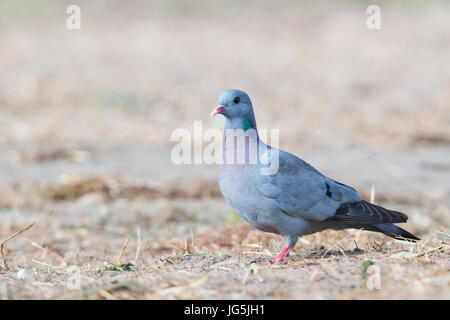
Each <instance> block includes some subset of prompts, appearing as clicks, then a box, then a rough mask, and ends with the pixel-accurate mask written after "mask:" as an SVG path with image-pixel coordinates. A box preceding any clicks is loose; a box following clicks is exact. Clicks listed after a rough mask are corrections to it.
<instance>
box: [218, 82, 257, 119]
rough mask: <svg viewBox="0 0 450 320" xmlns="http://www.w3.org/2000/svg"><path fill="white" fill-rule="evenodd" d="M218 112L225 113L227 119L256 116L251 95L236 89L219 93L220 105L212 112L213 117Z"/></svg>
mask: <svg viewBox="0 0 450 320" xmlns="http://www.w3.org/2000/svg"><path fill="white" fill-rule="evenodd" d="M216 114H223V115H224V116H225V117H226V118H227V119H233V118H253V117H254V116H253V106H252V102H251V101H250V98H249V96H248V95H247V94H246V93H245V92H244V91H241V90H236V89H228V90H224V91H222V93H221V94H220V95H219V105H218V106H217V107H216V108H215V109H214V110H213V111H212V112H211V117H214V116H215V115H216Z"/></svg>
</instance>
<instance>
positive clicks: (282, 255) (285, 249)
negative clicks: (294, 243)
mask: <svg viewBox="0 0 450 320" xmlns="http://www.w3.org/2000/svg"><path fill="white" fill-rule="evenodd" d="M291 249H292V247H283V250H281V252H280V254H279V255H278V256H277V257H276V258H273V259H272V260H267V261H263V262H262V263H261V264H262V265H268V264H273V263H277V262H282V261H283V260H284V259H285V258H287V257H289V250H291Z"/></svg>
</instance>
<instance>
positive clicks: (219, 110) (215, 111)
mask: <svg viewBox="0 0 450 320" xmlns="http://www.w3.org/2000/svg"><path fill="white" fill-rule="evenodd" d="M226 107H227V106H223V105H218V106H217V107H216V108H215V109H214V110H213V112H211V117H214V116H215V115H216V114H219V113H221V112H222V110H223V109H225V108H226Z"/></svg>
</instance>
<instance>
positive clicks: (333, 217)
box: [212, 89, 418, 261]
mask: <svg viewBox="0 0 450 320" xmlns="http://www.w3.org/2000/svg"><path fill="white" fill-rule="evenodd" d="M215 114H223V115H224V116H225V117H226V125H225V128H226V129H227V130H228V131H229V130H230V129H231V130H232V131H233V130H242V131H244V132H248V131H249V130H252V129H254V130H255V131H256V130H257V128H256V120H255V116H254V112H253V106H252V103H251V101H250V98H249V97H248V95H247V94H246V93H245V92H243V91H240V90H235V89H229V90H225V91H223V92H222V93H221V94H220V96H219V106H218V107H217V108H216V110H215V111H213V114H212V115H215ZM256 132H257V131H256ZM226 139H227V135H226V134H224V162H226V161H225V159H226V156H227V155H229V154H230V152H231V153H237V152H238V149H237V147H236V145H234V146H233V147H232V148H231V149H227V143H226ZM245 143H246V148H244V152H245V159H248V158H249V157H250V156H249V152H250V151H249V150H251V147H252V146H256V147H257V151H258V161H257V163H253V164H252V163H249V162H248V161H246V163H244V164H238V163H236V162H235V163H223V164H221V165H220V166H219V185H220V188H221V191H222V194H223V196H224V197H225V199H226V200H227V202H228V203H229V204H230V206H231V207H232V208H233V209H234V210H235V211H236V212H237V213H238V214H239V215H240V216H241V217H242V218H243V219H244V220H245V221H246V222H247V223H249V224H250V225H252V226H253V227H255V228H257V229H260V230H263V231H268V232H273V233H277V234H281V235H282V236H283V237H284V238H285V240H286V245H287V246H286V248H285V249H283V251H282V253H280V255H279V256H278V257H277V258H276V259H274V261H280V260H283V259H284V258H285V257H286V256H287V254H288V251H289V249H290V248H292V247H293V246H294V245H295V243H296V242H297V239H298V237H299V236H301V235H305V234H310V233H313V232H317V231H321V230H324V229H328V228H332V229H345V228H358V229H365V230H369V231H375V232H382V233H384V234H386V235H388V236H391V237H403V238H408V239H414V240H417V239H418V238H417V237H415V236H414V235H412V234H410V233H409V232H407V231H405V230H403V229H401V228H399V227H397V226H395V225H393V223H400V222H406V220H407V219H408V217H407V216H406V215H405V214H403V213H401V212H397V211H392V210H388V209H385V208H382V207H380V206H377V205H374V204H371V203H368V202H365V201H363V200H362V199H361V197H360V196H359V195H358V193H357V192H356V191H355V189H353V188H351V187H349V186H347V185H345V184H342V183H340V182H337V181H335V180H333V179H331V178H328V177H326V176H324V175H323V174H321V173H320V172H319V171H317V170H316V169H315V168H313V167H312V166H311V165H309V164H308V163H306V162H305V161H303V160H301V159H299V158H298V157H296V156H294V155H292V154H290V153H288V152H285V151H282V150H278V149H275V148H272V147H270V146H268V145H266V144H265V143H264V142H263V141H262V140H261V139H260V138H259V136H258V134H255V135H248V137H246V142H245ZM272 154H278V171H277V172H276V173H275V174H271V175H267V174H261V169H262V168H264V167H265V163H264V161H262V160H263V158H267V157H269V158H270V156H271V155H272Z"/></svg>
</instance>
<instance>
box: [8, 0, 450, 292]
mask: <svg viewBox="0 0 450 320" xmlns="http://www.w3.org/2000/svg"><path fill="white" fill-rule="evenodd" d="M75 2H76V3H75ZM71 4H76V5H78V6H79V7H80V8H81V29H80V30H69V29H67V27H66V20H67V18H68V17H69V14H67V13H66V9H67V7H68V6H69V5H71ZM369 4H372V2H370V3H369V2H366V1H339V2H335V1H301V2H300V1H299V2H297V1H268V0H264V1H185V0H169V1H136V0H134V1H128V2H122V1H111V0H108V1H97V0H96V1H56V0H55V1H32V2H30V1H12V0H11V1H9V0H6V1H5V0H3V1H1V3H0V70H1V75H0V238H2V239H3V238H6V237H7V236H8V235H9V234H11V233H12V232H14V231H17V229H18V228H19V229H20V228H22V227H24V226H26V225H27V224H29V223H31V222H32V221H36V222H37V223H36V225H35V226H34V227H33V228H32V229H31V230H30V231H29V233H28V234H29V238H23V239H17V241H15V242H14V243H13V242H11V244H9V245H8V250H9V251H8V252H9V257H10V258H9V259H10V265H11V266H15V267H17V266H33V265H34V267H37V265H36V264H33V262H32V260H31V259H32V258H33V257H34V258H35V259H37V257H38V258H39V257H40V259H42V260H45V261H47V262H48V263H52V264H55V265H70V264H77V265H82V266H83V265H86V264H87V263H91V264H93V265H96V264H101V263H103V262H104V260H108V261H112V260H114V259H115V258H114V257H115V256H116V255H117V253H118V251H119V250H120V248H121V247H122V245H123V242H124V240H125V239H126V238H127V237H131V238H132V239H134V240H136V237H137V233H136V232H137V230H139V237H142V248H141V249H140V250H141V251H140V257H141V258H140V262H141V263H142V264H143V265H148V264H151V263H153V262H151V261H154V259H159V257H160V256H162V255H164V254H166V255H167V254H170V253H171V252H175V251H176V252H178V251H177V250H181V251H183V250H185V251H186V250H188V249H187V247H186V246H187V245H186V243H185V242H184V239H191V238H192V239H194V236H197V235H199V239H202V238H201V237H203V239H206V240H204V242H205V246H206V247H207V246H208V245H212V244H214V243H216V244H217V248H222V249H221V250H225V251H226V250H234V249H233V248H234V246H235V244H236V243H239V242H242V241H244V240H245V239H246V237H247V236H248V232H252V229H246V228H247V227H245V226H242V225H241V224H240V223H239V219H238V218H237V217H236V215H235V214H233V213H232V212H231V209H230V207H229V206H228V205H227V204H226V203H225V201H224V200H223V198H222V197H221V195H220V192H219V189H218V185H217V181H216V180H217V179H216V170H217V167H216V166H207V165H182V166H175V165H173V164H172V162H171V160H170V150H171V148H172V147H173V145H174V142H172V141H171V140H170V136H171V133H172V132H173V130H175V129H177V128H186V129H188V130H193V124H194V121H195V120H201V121H203V129H204V130H206V129H208V128H219V129H222V128H223V126H224V119H223V118H222V117H215V118H214V119H210V118H209V114H210V112H211V110H212V109H213V107H214V106H215V105H216V104H217V96H218V94H219V93H220V92H221V91H222V90H223V89H227V88H237V89H242V90H244V91H246V92H247V93H248V94H249V95H250V97H251V98H252V101H253V105H254V108H255V113H256V118H257V122H258V127H259V128H265V129H280V146H281V148H283V149H284V150H287V151H289V152H291V153H294V154H296V155H297V156H299V157H302V158H303V159H305V160H306V161H308V162H310V163H311V164H312V165H313V166H315V167H316V168H317V169H319V170H320V171H322V172H323V173H325V174H327V175H330V176H331V177H333V178H335V179H337V180H339V181H342V182H344V183H346V184H349V185H351V186H353V187H355V188H357V189H358V190H360V193H361V194H362V195H363V196H364V197H365V198H368V197H369V194H370V190H371V188H372V189H374V190H375V201H376V202H377V203H380V204H382V205H386V206H390V208H392V209H396V210H400V211H404V212H405V213H407V214H408V215H409V216H410V221H409V222H408V224H407V225H406V227H405V228H407V229H408V230H410V231H412V232H415V233H418V235H419V236H425V237H426V236H427V235H428V236H429V237H434V236H435V235H436V231H439V232H444V233H445V232H448V226H449V219H450V215H449V207H450V184H449V181H450V161H449V160H450V90H449V89H450V60H449V57H450V3H449V2H447V1H378V2H377V4H378V5H379V6H380V7H381V29H380V30H369V29H368V28H367V27H366V20H367V18H368V16H369V14H367V13H366V8H367V6H368V5H369ZM233 224H238V225H239V226H241V227H242V228H243V229H242V230H244V231H243V232H241V233H239V232H238V231H236V230H237V229H234V230H235V231H234V232H231V234H228V237H237V238H233V241H235V242H230V241H228V242H227V241H225V242H223V239H218V238H214V236H216V235H217V234H226V232H224V230H228V229H226V228H227V226H229V225H233ZM221 227H223V228H225V229H220V228H221ZM217 228H219V229H217ZM233 228H237V227H233ZM208 232H209V235H208ZM233 234H234V235H233ZM236 234H237V235H236ZM209 236H213V238H212V240H211V238H208V237H209ZM259 236H261V237H262V236H263V235H261V234H258V237H259ZM375 237H376V236H375ZM30 239H31V240H30ZM258 239H259V238H258ZM277 239H278V238H277ZM376 239H378V238H376ZM380 239H382V238H380ZM278 240H279V239H278ZM30 241H31V242H32V243H34V244H35V245H32V244H30ZM189 241H190V240H189ZM198 241H199V242H198V244H197V246H198V247H201V246H202V245H201V240H198ZM221 241H222V242H221ZM180 243H181V244H180ZM193 243H194V241H193V240H192V244H193ZM280 244H281V242H280ZM139 245H140V244H139ZM314 245H316V244H314V243H313V244H311V246H312V247H314ZM137 246H138V244H137V240H136V241H130V244H129V249H128V251H126V252H125V254H124V257H126V258H124V259H128V260H131V259H133V258H135V257H134V253H135V251H136V248H137ZM299 247H300V246H299ZM39 248H41V249H39ZM217 248H215V249H214V250H216V249H217ZM223 248H228V249H223ZM209 249H210V250H212V249H211V248H209ZM43 250H44V251H43ZM217 250H218V249H217ZM271 250H272V249H271ZM297 250H298V251H301V250H303V249H301V248H297ZM273 251H275V249H273ZM233 252H234V251H233ZM44 253H45V255H44ZM42 255H44V258H43V257H42ZM127 255H128V256H127ZM133 261H134V260H133ZM149 261H150V262H149ZM135 263H136V261H135ZM141 267H142V266H141ZM30 268H31V267H30ZM40 281H44V280H42V279H41V280H40ZM0 289H1V288H0ZM8 290H9V291H8V292H9V293H8V294H9V295H10V296H9V297H11V296H15V297H21V298H27V297H36V296H35V294H38V295H41V297H55V296H57V294H58V292H59V291H57V290H56V291H49V292H47V291H39V290H40V289H39V288H34V289H30V290H29V291H27V292H28V293H27V294H29V296H26V295H25V293H24V292H22V291H21V290H19V287H14V285H12V284H11V287H10V288H9V289H8ZM318 290H319V289H318ZM0 291H1V290H0ZM439 292H440V291H439ZM83 294H84V293H83ZM83 294H82V293H80V296H82V297H86V296H85V295H84V296H83ZM148 296H149V297H154V296H153V295H152V293H149V295H148ZM75 297H78V296H75ZM200 297H201V296H200ZM219 297H222V296H219ZM225 297H228V296H226V295H225ZM247 297H250V298H252V297H261V296H258V295H257V294H256V293H255V296H251V295H250V296H247ZM263 297H267V296H263ZM293 297H297V296H295V295H294V296H293ZM447 297H448V295H447Z"/></svg>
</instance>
